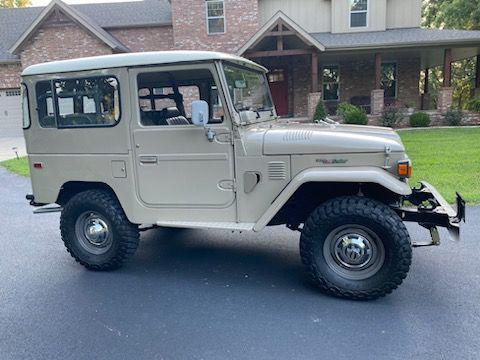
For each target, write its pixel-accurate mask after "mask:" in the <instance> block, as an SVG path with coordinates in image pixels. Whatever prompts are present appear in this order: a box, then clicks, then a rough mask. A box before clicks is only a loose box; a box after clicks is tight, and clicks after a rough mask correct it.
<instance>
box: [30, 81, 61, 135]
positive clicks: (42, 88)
mask: <svg viewBox="0 0 480 360" xmlns="http://www.w3.org/2000/svg"><path fill="white" fill-rule="evenodd" d="M35 92H36V94H37V113H38V121H39V123H40V126H41V127H44V128H54V127H57V124H56V121H55V111H54V109H53V100H52V99H53V97H52V96H53V95H52V88H51V82H50V81H40V82H38V83H37V85H36V87H35Z"/></svg>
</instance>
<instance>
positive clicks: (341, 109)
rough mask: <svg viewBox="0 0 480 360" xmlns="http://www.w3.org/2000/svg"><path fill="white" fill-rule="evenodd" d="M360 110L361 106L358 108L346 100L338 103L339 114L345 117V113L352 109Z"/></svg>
mask: <svg viewBox="0 0 480 360" xmlns="http://www.w3.org/2000/svg"><path fill="white" fill-rule="evenodd" d="M357 110H359V108H357V107H356V106H354V105H352V104H349V103H346V102H342V103H340V104H338V106H337V115H339V116H341V117H343V118H344V119H345V115H346V114H347V113H349V112H352V111H357Z"/></svg>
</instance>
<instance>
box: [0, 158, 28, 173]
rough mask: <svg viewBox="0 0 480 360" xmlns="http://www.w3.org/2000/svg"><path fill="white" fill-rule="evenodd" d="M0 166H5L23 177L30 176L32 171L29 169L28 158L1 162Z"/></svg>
mask: <svg viewBox="0 0 480 360" xmlns="http://www.w3.org/2000/svg"><path fill="white" fill-rule="evenodd" d="M0 166H3V167H4V168H5V169H7V170H8V171H11V172H13V173H15V174H18V175H22V176H29V175H30V170H29V167H28V158H27V157H26V156H25V157H21V158H20V159H16V158H15V159H11V160H6V161H3V162H0Z"/></svg>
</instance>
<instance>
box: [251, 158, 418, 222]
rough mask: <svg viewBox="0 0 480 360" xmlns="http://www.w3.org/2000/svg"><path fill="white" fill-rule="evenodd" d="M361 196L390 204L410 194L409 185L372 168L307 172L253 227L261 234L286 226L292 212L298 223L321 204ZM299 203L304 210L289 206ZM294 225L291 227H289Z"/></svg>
mask: <svg viewBox="0 0 480 360" xmlns="http://www.w3.org/2000/svg"><path fill="white" fill-rule="evenodd" d="M358 194H361V195H364V196H366V197H371V198H374V199H376V200H379V201H381V202H384V203H393V202H394V201H396V200H398V199H399V198H401V197H402V196H406V195H409V194H411V189H410V186H409V185H408V183H405V182H402V181H400V180H398V179H397V178H395V177H394V176H393V175H391V174H390V173H388V172H387V171H385V170H383V169H380V168H373V167H355V168H327V169H319V168H314V169H307V170H304V171H303V172H301V173H300V174H298V175H297V176H295V177H294V178H293V179H292V181H291V182H290V183H289V184H288V185H287V186H286V187H285V189H284V190H283V191H282V192H281V193H280V194H279V195H278V197H277V198H276V199H275V200H274V201H273V203H272V204H271V205H270V207H269V208H268V209H267V211H266V212H265V213H264V214H263V215H262V216H261V217H260V219H259V220H258V221H257V223H256V224H255V227H254V230H255V231H260V230H262V229H263V228H264V227H265V226H267V225H279V224H287V225H291V224H289V223H288V217H289V215H290V214H292V213H295V215H296V217H297V218H296V219H295V221H297V222H298V223H300V222H302V220H305V219H304V218H305V217H306V215H308V214H309V213H310V212H311V210H313V209H314V208H315V207H317V206H318V205H320V204H321V203H322V202H324V201H327V200H329V199H332V198H334V197H338V196H343V195H358ZM296 203H300V204H301V205H302V206H303V207H302V208H300V209H299V208H298V207H297V208H296V209H295V206H293V210H292V205H295V204H296ZM292 225H293V224H292Z"/></svg>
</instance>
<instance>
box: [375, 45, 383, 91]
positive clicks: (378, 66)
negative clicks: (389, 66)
mask: <svg viewBox="0 0 480 360" xmlns="http://www.w3.org/2000/svg"><path fill="white" fill-rule="evenodd" d="M381 88H382V54H380V53H375V90H380V89H381Z"/></svg>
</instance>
